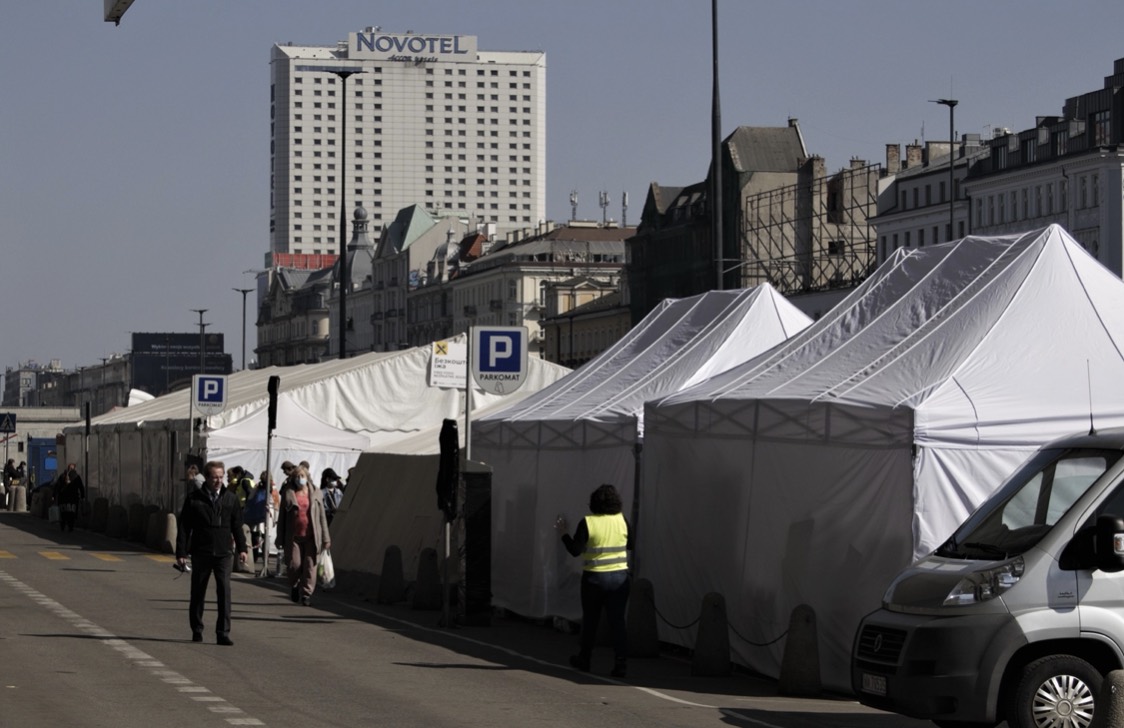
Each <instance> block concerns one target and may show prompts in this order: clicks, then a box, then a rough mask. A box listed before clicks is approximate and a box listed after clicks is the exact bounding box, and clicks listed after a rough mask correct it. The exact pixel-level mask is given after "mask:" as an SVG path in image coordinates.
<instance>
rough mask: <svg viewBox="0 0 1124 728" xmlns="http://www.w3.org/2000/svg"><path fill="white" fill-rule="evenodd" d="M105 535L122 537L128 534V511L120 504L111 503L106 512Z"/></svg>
mask: <svg viewBox="0 0 1124 728" xmlns="http://www.w3.org/2000/svg"><path fill="white" fill-rule="evenodd" d="M105 535H106V536H109V537H110V538H120V539H124V538H126V537H128V535H129V511H128V510H127V509H126V508H125V506H122V505H112V506H110V507H109V511H108V512H107V513H106V519H105Z"/></svg>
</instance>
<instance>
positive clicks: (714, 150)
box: [710, 0, 726, 291]
mask: <svg viewBox="0 0 1124 728" xmlns="http://www.w3.org/2000/svg"><path fill="white" fill-rule="evenodd" d="M710 34H711V64H712V65H713V67H714V78H713V86H712V88H711V112H710V145H711V163H710V166H711V170H710V174H711V177H712V178H713V180H714V184H713V185H712V187H711V195H712V197H713V199H712V200H711V224H712V225H713V226H714V263H715V265H714V267H715V273H716V275H717V278H718V280H717V281H716V282H715V286H716V290H719V291H721V290H722V289H723V288H724V286H723V280H722V279H723V277H724V272H723V268H724V267H725V265H726V261H725V257H726V256H725V251H724V249H723V246H722V105H721V103H720V102H719V100H718V0H711V2H710Z"/></svg>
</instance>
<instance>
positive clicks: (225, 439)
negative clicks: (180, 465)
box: [207, 392, 370, 479]
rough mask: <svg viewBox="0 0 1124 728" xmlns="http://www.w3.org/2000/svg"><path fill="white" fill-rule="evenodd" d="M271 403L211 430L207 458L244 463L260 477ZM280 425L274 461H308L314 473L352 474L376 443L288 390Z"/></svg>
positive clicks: (281, 407) (279, 415) (279, 414)
mask: <svg viewBox="0 0 1124 728" xmlns="http://www.w3.org/2000/svg"><path fill="white" fill-rule="evenodd" d="M268 409H269V408H268V406H263V407H260V408H259V409H258V410H257V411H255V412H253V413H252V414H250V415H248V416H246V417H243V418H242V419H240V420H238V421H236V422H233V423H231V424H229V425H227V426H226V427H222V428H220V429H217V430H213V431H211V432H209V433H207V458H208V459H209V460H221V461H222V462H224V463H225V464H226V466H227V467H228V468H229V467H231V466H232V465H241V466H242V467H243V468H245V469H246V470H248V471H249V472H250V474H251V475H252V476H253V477H254V478H255V479H256V478H257V477H258V473H260V472H262V471H263V470H265V468H266V462H265V458H266V451H265V444H266V436H267V432H268V420H269V412H268ZM276 420H277V421H276V427H275V428H274V430H273V439H272V440H271V441H270V443H269V444H270V453H269V455H270V459H271V465H274V466H276V465H277V463H281V462H284V461H286V460H289V461H291V462H294V463H299V462H301V461H302V460H307V461H308V464H309V466H310V468H311V471H312V472H313V473H320V472H322V471H323V470H324V469H325V468H331V469H332V470H334V471H336V472H337V473H340V474H341V475H342V474H346V473H347V471H348V469H350V468H351V467H352V466H354V465H355V463H356V461H357V460H358V459H359V455H360V453H362V452H363V451H364V450H366V449H367V448H368V447H369V446H370V439H369V438H368V437H367V436H366V435H362V434H359V433H355V432H348V431H347V430H344V429H342V428H339V427H333V426H332V425H329V424H328V423H327V422H324V421H323V420H321V419H318V418H317V417H315V416H314V415H312V414H311V413H310V412H309V411H308V410H306V409H305V408H303V407H301V406H300V405H299V404H297V403H296V402H294V401H293V399H292V396H291V395H290V394H289V393H288V392H285V393H282V394H280V395H279V396H278V397H277V418H276Z"/></svg>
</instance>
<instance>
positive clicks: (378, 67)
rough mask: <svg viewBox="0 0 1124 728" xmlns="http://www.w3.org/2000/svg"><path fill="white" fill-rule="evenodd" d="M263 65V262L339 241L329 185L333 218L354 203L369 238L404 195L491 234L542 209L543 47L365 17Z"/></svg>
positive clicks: (534, 219)
mask: <svg viewBox="0 0 1124 728" xmlns="http://www.w3.org/2000/svg"><path fill="white" fill-rule="evenodd" d="M270 66H271V71H270V75H271V88H270V150H271V164H272V174H271V177H270V189H271V194H270V220H269V224H270V253H271V256H270V259H269V260H267V265H275V264H281V265H284V264H285V263H283V262H282V261H283V260H284V259H286V258H287V257H289V256H285V255H283V254H291V255H294V256H295V255H300V256H306V255H333V254H336V253H338V252H339V250H340V207H341V200H340V192H341V190H342V191H343V195H344V199H343V201H342V204H343V206H344V208H345V212H344V215H343V219H344V221H345V222H347V221H349V220H350V217H351V216H350V212H351V210H352V209H354V207H355V206H356V205H357V204H359V205H362V206H363V207H364V208H365V209H366V210H367V212H368V214H369V216H370V218H369V219H370V229H371V233H372V235H373V236H374V237H375V238H376V239H377V237H378V236H379V234H380V231H381V229H382V227H383V226H384V225H386V224H389V223H390V222H391V221H393V220H394V218H395V216H396V215H397V214H398V211H399V210H401V209H402V208H404V207H407V206H409V205H414V204H418V205H421V206H423V207H424V208H425V209H427V210H431V211H432V212H434V213H435V214H438V215H456V216H458V217H462V218H464V219H466V220H467V221H468V222H469V223H470V224H473V223H477V224H483V223H494V224H495V226H496V230H497V231H498V232H500V233H502V232H504V231H507V230H514V229H518V228H527V227H531V226H533V225H535V224H537V223H539V222H540V221H541V220H543V219H544V217H545V210H546V55H545V53H542V52H538V51H534V52H523V51H520V52H507V51H479V50H477V47H476V37H474V36H463V35H455V36H448V35H442V36H436V35H419V34H415V33H410V32H408V33H405V34H391V33H383V32H381V31H380V30H379V29H378V28H366V29H365V30H363V31H361V32H355V33H350V34H349V35H348V39H347V41H346V42H345V41H341V42H340V43H339V44H338V45H337V46H336V47H320V46H297V45H275V46H273V50H272V53H271V61H270ZM341 72H342V73H341ZM344 74H351V75H346V76H344V77H342V78H341V76H343V75H344ZM345 234H346V235H348V236H349V235H350V229H348V230H347V232H346V233H345ZM279 254H282V255H279Z"/></svg>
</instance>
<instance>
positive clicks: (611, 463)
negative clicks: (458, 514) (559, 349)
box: [472, 285, 811, 619]
mask: <svg viewBox="0 0 1124 728" xmlns="http://www.w3.org/2000/svg"><path fill="white" fill-rule="evenodd" d="M810 323H811V320H810V319H809V318H808V317H807V316H805V315H804V314H803V313H801V312H800V311H799V310H798V309H796V308H795V307H794V306H793V305H792V304H790V303H789V302H788V301H787V300H786V299H785V298H784V297H782V296H781V295H779V294H778V293H777V292H776V290H774V289H773V288H772V287H771V286H769V285H762V286H759V287H757V288H753V289H749V290H741V291H713V292H710V293H706V294H702V295H698V296H694V297H691V298H685V299H668V300H665V301H664V302H663V303H662V304H661V305H660V306H659V307H657V308H656V309H655V310H654V311H652V312H651V313H650V314H649V315H648V316H646V317H645V318H644V320H643V321H641V322H640V323H639V324H637V325H636V326H635V327H634V328H633V329H632V330H631V331H630V332H629V333H628V334H627V335H626V336H625V337H624V338H623V339H621V341H619V342H617V343H616V344H615V345H614V346H613V347H611V348H610V349H608V350H606V351H605V352H603V353H602V354H601V355H599V356H598V357H596V358H594V359H593V360H592V361H590V362H589V363H587V364H586V365H585V366H583V367H581V368H580V369H578V370H577V371H575V372H574V373H573V374H570V375H569V376H567V377H566V378H564V379H562V380H561V381H559V382H556V383H555V384H553V385H552V386H550V387H547V388H545V389H543V390H542V391H540V392H538V393H537V394H534V395H532V396H530V397H528V398H526V399H525V400H523V401H522V402H520V403H518V404H516V405H512V406H511V407H507V408H505V409H503V410H501V411H499V412H497V413H495V414H491V415H488V416H485V417H482V418H480V419H479V420H478V421H476V422H474V423H473V428H472V446H473V450H472V456H473V458H474V459H475V460H480V461H482V462H485V463H487V464H488V465H490V466H491V467H492V468H493V476H492V527H493V536H492V593H493V603H494V604H495V605H497V606H502V607H505V608H507V609H510V610H512V611H514V612H517V613H519V614H523V615H525V616H532V617H543V616H561V617H566V618H569V619H577V618H579V617H580V615H581V606H580V603H579V597H578V594H579V589H578V579H579V578H580V575H581V564H580V562H578V561H577V560H576V559H571V558H569V556H568V554H566V553H565V551H564V549H563V548H562V547H561V545H560V543H559V541H558V537H557V534H556V533H555V532H554V529H553V523H554V520H555V518H556V517H557V515H558V514H560V513H563V514H566V515H567V516H568V518H569V521H570V522H571V523H576V522H577V520H578V519H579V518H580V517H581V516H582V515H584V514H585V513H586V512H587V503H588V500H589V493H590V492H591V491H592V490H593V489H594V488H596V487H597V486H598V485H600V484H602V483H612V484H614V485H615V486H616V487H617V488H618V490H620V492H621V497H622V499H623V500H624V503H625V507H626V509H627V511H631V505H632V504H633V503H634V497H633V494H634V490H635V478H636V472H637V467H636V462H637V457H638V455H639V451H640V450H639V449H640V443H641V440H642V438H643V419H642V416H643V407H644V402H646V401H648V400H650V399H654V398H656V397H662V396H665V395H667V394H670V393H672V392H677V391H679V390H680V389H682V388H684V387H686V386H690V385H691V384H694V383H695V382H699V381H702V380H704V379H706V378H707V377H710V376H712V375H714V374H717V373H719V372H721V371H724V370H726V369H729V368H730V367H732V366H734V365H736V364H739V363H741V362H744V361H746V360H747V359H750V358H752V357H754V356H756V355H757V354H760V353H761V352H763V351H765V350H766V349H769V348H770V347H773V346H775V345H776V344H778V343H780V342H781V341H784V340H785V339H787V338H788V337H790V336H792V335H793V334H795V333H797V332H799V331H801V330H802V329H804V328H805V327H806V326H808V324H810ZM629 515H631V514H630V513H629ZM637 526H638V527H639V528H640V529H641V530H642V526H640V524H637Z"/></svg>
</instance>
